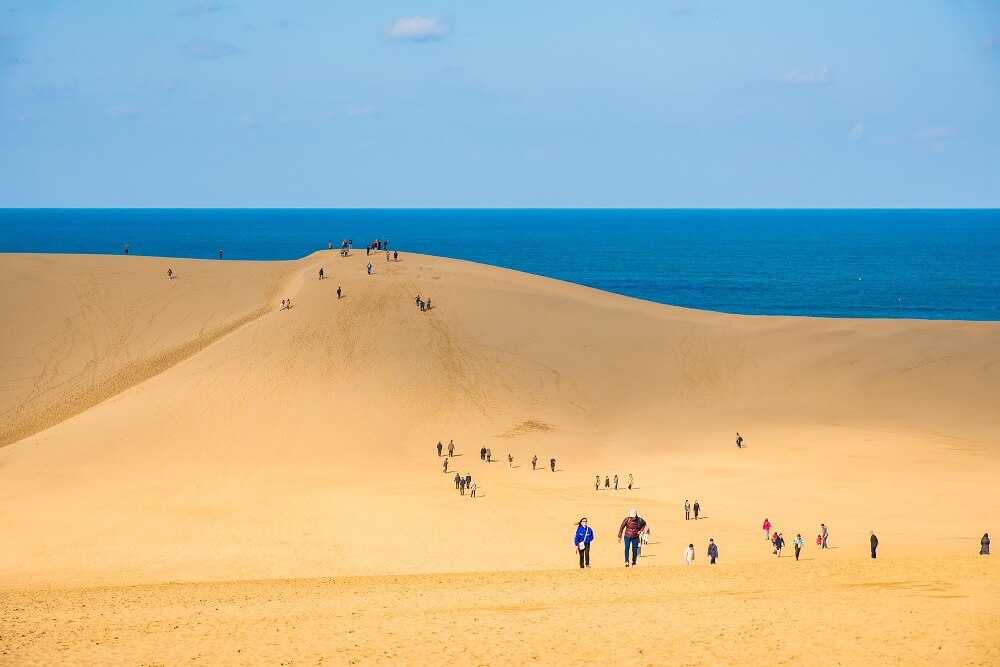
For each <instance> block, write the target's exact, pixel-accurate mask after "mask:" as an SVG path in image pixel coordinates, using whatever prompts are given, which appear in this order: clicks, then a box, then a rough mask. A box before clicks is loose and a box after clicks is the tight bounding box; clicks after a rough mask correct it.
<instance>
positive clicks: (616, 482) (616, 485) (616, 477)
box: [615, 475, 618, 491]
mask: <svg viewBox="0 0 1000 667" xmlns="http://www.w3.org/2000/svg"><path fill="white" fill-rule="evenodd" d="M617 490H618V475H615V491H617Z"/></svg>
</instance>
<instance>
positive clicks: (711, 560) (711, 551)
mask: <svg viewBox="0 0 1000 667" xmlns="http://www.w3.org/2000/svg"><path fill="white" fill-rule="evenodd" d="M718 557H719V547H718V546H716V544H715V540H713V539H712V538H711V537H710V538H708V564H709V565H715V561H716V559H717V558H718Z"/></svg>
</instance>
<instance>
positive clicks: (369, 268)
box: [368, 262, 372, 275]
mask: <svg viewBox="0 0 1000 667" xmlns="http://www.w3.org/2000/svg"><path fill="white" fill-rule="evenodd" d="M371 274H372V263H371V262H368V275H371Z"/></svg>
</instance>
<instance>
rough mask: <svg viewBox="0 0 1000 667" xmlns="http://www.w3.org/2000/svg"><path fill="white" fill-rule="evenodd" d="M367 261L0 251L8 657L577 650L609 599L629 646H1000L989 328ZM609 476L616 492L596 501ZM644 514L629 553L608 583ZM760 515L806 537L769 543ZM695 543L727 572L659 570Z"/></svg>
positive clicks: (522, 657)
mask: <svg viewBox="0 0 1000 667" xmlns="http://www.w3.org/2000/svg"><path fill="white" fill-rule="evenodd" d="M368 259H369V258H366V257H365V255H364V253H363V252H358V251H355V252H354V254H353V256H351V257H348V258H341V257H339V255H338V254H337V253H336V252H326V251H323V252H319V253H316V254H313V255H310V256H309V257H306V258H303V259H302V260H299V261H295V262H279V263H265V262H244V263H237V262H229V261H225V262H218V261H216V262H208V261H194V260H173V259H171V260H165V259H156V258H144V257H93V256H90V257H74V256H44V255H2V256H0V284H3V285H4V286H5V289H4V290H3V292H2V295H0V298H2V300H3V301H2V305H3V309H4V310H3V312H5V313H6V314H7V317H5V318H4V320H3V324H2V325H0V387H3V390H2V392H0V436H2V439H0V442H2V443H3V444H6V446H5V447H2V448H0V534H2V535H3V548H2V549H0V600H2V603H3V605H4V606H3V612H4V615H3V622H2V625H0V644H2V647H3V651H5V654H4V655H3V656H0V663H4V664H29V663H30V662H35V663H37V664H44V663H46V662H48V663H51V662H66V663H68V662H74V661H76V662H80V663H86V664H94V662H120V663H125V664H146V663H148V664H158V663H164V664H179V663H182V662H189V660H190V659H191V658H195V659H200V660H202V662H204V663H205V664H211V663H217V662H234V663H238V662H246V663H248V664H250V663H253V662H255V657H253V656H257V657H261V661H263V662H267V663H272V662H273V663H280V662H281V661H282V660H285V659H293V658H294V659H295V660H296V661H297V662H296V663H295V664H298V662H302V663H303V664H316V663H318V662H320V659H321V658H325V659H326V661H327V662H330V663H332V664H342V663H346V662H348V661H349V660H357V661H360V662H362V663H364V662H370V661H374V660H377V659H383V660H385V661H393V660H406V661H409V662H414V661H417V662H420V661H427V662H431V661H439V660H440V659H442V658H447V657H458V656H459V655H460V654H461V653H462V651H467V652H468V653H467V655H468V656H470V657H471V659H473V660H474V661H478V662H479V663H480V664H497V663H513V662H525V661H529V660H537V661H540V662H571V663H574V662H575V663H586V662H591V660H589V659H588V657H587V653H586V651H587V649H586V648H584V646H585V645H586V644H588V643H589V644H591V648H590V650H591V651H592V652H593V655H594V656H596V657H598V658H599V659H601V660H603V659H605V658H608V659H610V658H611V656H612V655H613V654H615V655H616V653H615V650H614V649H613V648H612V647H613V646H615V647H620V645H621V644H622V643H623V642H622V640H621V639H615V637H620V636H621V635H624V634H626V628H627V627H629V625H630V624H633V623H634V624H636V625H638V626H640V627H642V628H644V629H645V630H644V636H645V637H646V638H647V641H646V642H644V643H646V644H647V645H648V646H649V647H650V648H653V649H655V653H654V654H653V655H646V654H641V655H640V654H633V655H634V656H635V657H636V659H638V660H640V662H643V664H684V663H685V662H688V663H691V664H697V663H703V662H710V661H721V662H724V663H725V662H735V661H739V660H740V657H741V656H746V655H749V656H752V657H753V656H759V657H760V661H763V660H765V659H770V658H769V657H768V656H771V655H772V653H771V652H769V651H768V649H767V646H766V644H763V643H762V644H760V645H758V640H760V642H771V641H772V640H773V641H774V642H777V644H776V645H777V646H779V647H783V648H782V649H781V650H780V651H779V652H780V653H781V654H782V660H783V659H785V658H789V659H791V658H792V657H795V656H798V657H800V658H806V659H808V658H809V657H812V658H814V659H816V660H823V659H824V656H826V655H833V656H834V657H836V658H837V659H838V660H841V661H842V662H845V663H855V662H859V661H863V660H864V656H865V655H866V654H869V653H870V652H874V653H872V655H875V656H877V657H880V658H885V659H886V660H887V661H888V659H889V658H891V657H894V656H895V657H898V658H899V660H900V661H901V662H903V663H912V662H915V661H918V662H919V661H927V660H936V659H937V658H935V656H936V655H937V654H936V653H935V651H945V655H948V656H961V662H969V663H984V664H990V663H995V662H996V661H997V660H998V656H997V653H996V646H997V644H998V642H996V637H998V636H1000V602H998V597H997V595H996V593H997V587H998V581H1000V576H998V570H997V568H996V567H995V566H993V562H995V561H994V560H991V559H995V556H993V557H991V558H990V559H987V558H982V559H980V558H978V557H976V556H975V554H976V553H977V552H978V548H979V547H978V543H979V538H980V537H981V536H982V534H983V532H985V531H987V530H990V529H991V528H992V530H993V531H994V532H995V533H996V534H998V535H1000V529H997V528H996V526H997V524H998V518H1000V500H998V498H997V494H996V486H997V480H998V479H1000V442H998V440H1000V437H998V435H997V433H998V430H1000V416H998V415H1000V410H998V409H997V405H998V404H1000V400H998V399H1000V389H998V387H1000V324H997V323H972V322H929V321H905V320H898V321H865V320H829V319H820V318H782V317H748V316H732V315H723V314H716V313H707V312H699V311H691V310H685V309H679V308H672V307H668V306H663V305H659V304H652V303H647V302H643V301H638V300H634V299H629V298H626V297H621V296H617V295H612V294H608V293H604V292H599V291H596V290H591V289H588V288H584V287H580V286H577V285H571V284H567V283H562V282H559V281H553V280H548V279H544V278H539V277H536V276H530V275H526V274H521V273H517V272H512V271H506V270H502V269H497V268H493V267H486V266H480V265H475V264H470V263H466V262H461V261H456V260H447V259H441V258H434V257H428V256H419V255H410V254H407V253H404V254H401V256H400V261H399V262H386V261H385V257H384V256H383V255H378V256H375V257H373V258H371V261H372V263H373V268H374V275H371V276H368V275H367V274H366V271H365V264H366V262H367V261H368ZM167 266H170V267H171V268H173V269H174V271H175V272H176V273H177V278H176V279H174V280H171V281H168V280H167V279H166V276H165V271H166V267H167ZM320 266H322V267H324V268H325V270H326V273H327V275H328V276H329V277H328V278H327V279H326V280H323V281H319V280H318V279H317V271H318V269H319V267H320ZM338 285H339V286H341V287H342V288H343V291H344V298H343V299H341V300H339V301H338V299H337V297H336V288H337V286H338ZM8 286H10V287H12V289H9V288H8ZM417 293H420V294H422V295H425V296H427V295H429V296H430V297H431V298H432V300H433V305H434V308H433V309H432V310H431V311H429V312H426V313H421V312H420V311H419V309H418V308H417V307H416V305H415V304H414V297H415V295H416V294H417ZM283 297H291V298H292V300H293V304H294V306H293V308H291V309H290V310H288V311H282V312H279V311H278V309H277V306H278V302H279V301H280V299H281V298H283ZM737 430H739V431H740V432H742V433H743V435H744V437H745V438H746V444H747V447H746V448H745V449H743V450H737V449H736V447H735V445H734V438H735V432H736V431H737ZM452 438H453V439H454V440H455V443H456V445H457V447H458V453H459V454H460V456H456V457H455V458H453V459H452V461H451V464H452V465H451V468H450V472H449V474H445V473H443V472H442V470H441V460H440V459H439V458H438V457H437V455H436V453H435V451H434V444H435V443H436V442H437V441H438V440H443V441H444V442H445V444H447V442H448V440H449V439H452ZM483 445H485V446H487V447H490V448H491V450H492V452H493V456H494V458H495V459H499V460H501V462H494V463H492V464H486V463H483V462H481V461H480V460H479V454H478V452H479V448H480V446H483ZM508 453H510V454H512V455H513V456H514V467H513V468H511V469H508V467H507V464H506V456H507V454H508ZM533 454H537V456H538V458H539V461H540V465H539V470H537V471H533V470H532V468H531V465H530V459H531V456H532V455H533ZM552 457H555V458H556V459H557V471H556V472H555V473H552V472H550V471H549V470H548V468H547V462H548V460H549V459H550V458H552ZM455 470H458V471H460V472H462V473H463V474H465V473H470V474H472V475H473V477H474V478H475V479H476V480H477V483H478V486H479V489H478V491H479V497H478V498H476V499H474V500H473V499H471V498H469V497H461V496H459V495H458V493H457V492H456V491H455V489H454V483H453V482H452V481H451V478H452V476H453V473H454V471H455ZM616 473H617V474H618V475H620V476H621V478H622V479H623V480H627V478H628V475H629V474H632V475H633V476H634V479H635V487H634V488H633V489H632V490H631V491H628V490H626V489H624V488H621V489H620V490H619V491H617V492H615V491H604V490H603V486H602V490H601V491H599V492H595V490H594V475H596V474H600V475H601V476H602V480H603V477H604V475H614V474H616ZM624 484H625V482H624V481H623V483H622V487H624ZM685 499H690V500H691V501H692V502H693V501H694V500H695V499H698V500H699V501H700V503H701V506H702V519H700V520H699V521H697V522H695V521H685V519H684V515H683V511H682V505H683V503H684V500H685ZM632 507H635V508H637V509H638V510H639V512H640V514H641V515H642V516H643V517H644V518H646V519H647V520H648V521H649V524H650V527H651V529H652V533H653V544H651V545H650V546H649V547H647V549H646V550H645V553H644V557H643V559H642V567H640V568H639V569H637V570H636V571H635V572H628V573H627V574H631V575H637V576H634V577H632V578H631V579H628V578H624V577H625V576H626V571H625V570H624V568H622V567H621V561H622V556H621V553H620V547H619V545H618V543H617V541H616V540H615V537H616V535H615V533H616V532H617V528H618V525H619V523H620V521H621V519H622V517H623V516H625V514H626V513H627V511H628V510H629V509H630V508H632ZM583 515H586V516H588V517H589V518H590V523H591V526H592V527H593V529H594V531H595V534H596V538H597V539H596V540H595V543H594V545H593V552H592V560H593V564H594V569H592V570H590V571H587V572H583V573H581V572H579V570H577V569H576V567H575V563H574V561H575V555H574V553H573V547H572V544H571V542H572V534H573V528H574V526H573V524H574V523H575V521H576V520H577V519H578V518H579V517H580V516H583ZM765 516H766V517H768V518H770V520H771V522H772V523H773V524H774V526H775V528H776V529H777V530H781V531H782V532H783V533H784V535H785V538H786V540H788V542H791V538H792V536H794V534H795V533H797V532H801V533H802V534H803V536H804V537H805V538H806V539H807V543H808V548H807V550H806V553H807V554H808V557H809V560H808V561H803V562H800V563H794V561H793V560H792V559H790V558H789V559H787V561H788V562H786V559H785V558H782V559H781V561H778V560H777V559H775V558H774V557H773V556H772V555H771V551H770V548H769V547H768V546H767V543H765V542H764V541H763V534H762V532H761V531H760V524H761V522H762V521H763V518H764V517H765ZM820 522H825V523H826V524H827V525H828V526H829V527H830V534H831V539H830V544H831V547H833V548H831V549H829V550H826V551H822V552H821V551H819V550H816V549H815V548H814V547H813V546H812V541H813V539H814V538H815V535H816V533H817V532H818V529H819V524H820ZM870 530H875V531H876V532H877V533H878V535H879V538H880V540H881V546H880V552H879V559H878V560H877V561H875V562H872V561H871V559H870V558H868V557H867V548H868V535H869V531H870ZM709 537H714V538H715V540H716V541H717V542H718V543H719V547H720V551H721V554H722V558H721V563H720V566H717V567H716V568H714V569H710V568H708V566H706V565H705V564H704V562H701V560H700V561H699V562H698V564H697V565H696V566H695V567H694V568H691V569H690V570H689V569H687V568H686V567H685V566H684V565H683V564H681V553H682V552H683V549H684V547H685V546H686V545H687V544H688V543H689V542H693V543H694V544H695V545H696V547H697V551H698V555H699V559H704V549H705V545H706V543H707V540H708V538H709ZM787 553H788V552H786V554H787ZM792 567H795V568H797V569H796V570H792V569H790V568H792ZM563 570H564V571H563ZM619 570H621V572H619ZM388 575H399V576H388ZM331 577H334V578H332V579H331ZM343 577H348V579H343ZM582 577H587V578H586V579H583V578H582ZM168 582H205V583H185V584H184V585H183V586H181V585H179V584H170V583H168ZM640 582H641V583H640ZM130 585H138V587H136V588H129V587H128V586H130ZM83 587H87V588H83ZM313 589H315V591H314V592H310V593H309V594H308V595H305V599H304V600H299V599H297V596H299V594H300V593H301V592H302V591H306V590H308V591H313ZM949 596H955V597H949ZM589 597H592V598H593V604H592V605H591V606H592V608H588V599H589ZM692 598H694V599H692ZM362 600H364V602H362ZM630 600H635V604H631V603H630V602H629V601H630ZM123 601H124V602H123ZM310 601H311V602H310ZM821 601H822V602H821ZM84 604H86V605H87V606H86V607H85V608H84V607H83V606H82V605H84ZM688 604H689V605H690V607H687V606H686V605H688ZM213 605H216V606H219V608H220V609H225V610H226V612H225V613H224V614H221V615H220V614H216V613H214V609H215V607H214V606H213ZM84 609H86V611H84ZM47 610H51V613H49V611H47ZM623 610H624V611H623ZM685 610H686V612H687V613H680V612H682V611H685ZM911 611H912V612H914V614H910V612H911ZM348 612H356V616H355V617H352V618H350V619H348V618H347V617H343V616H342V614H345V613H348ZM476 613H481V614H482V615H481V616H480V618H481V619H483V623H482V624H477V623H476V622H474V621H473V620H472V619H474V618H475V614H476ZM47 614H48V615H47ZM101 614H103V616H101ZM470 615H471V616H470ZM52 619H58V620H67V621H68V622H67V626H72V627H67V628H62V629H60V626H59V625H53V620H52ZM432 621H433V622H432ZM169 622H173V623H174V624H175V625H177V636H171V635H170V634H169V633H168V632H167V630H168V629H167V628H166V625H167V624H168V623H169ZM754 622H756V623H757V624H758V625H757V626H754V625H752V623H754ZM765 622H766V623H765ZM438 625H440V626H441V628H439V627H438ZM598 626H600V627H599V628H598ZM696 627H697V628H700V631H699V632H695V631H694V629H695V628H696ZM902 627H905V628H910V627H912V628H913V629H912V630H909V629H907V630H905V631H904V630H900V629H899V628H902ZM944 627H948V628H950V630H949V631H948V632H947V633H945V632H944V631H943V630H942V628H944ZM12 628H13V629H12ZM274 628H277V630H274ZM295 628H298V629H297V630H296V629H295ZM323 628H325V630H324V629H323ZM394 628H395V630H394ZM442 628H443V629H442ZM595 628H597V629H596V630H595ZM716 628H717V631H715V630H716ZM880 628H881V629H880ZM237 629H238V630H237ZM352 629H353V630H354V632H353V633H348V630H352ZM272 630H273V631H274V632H276V633H281V632H286V634H287V636H283V637H282V638H280V639H275V640H274V641H273V642H271V643H268V641H267V636H266V635H265V634H262V633H265V632H270V631H272ZM686 630H691V632H690V633H689V632H687V631H686ZM295 632H300V633H303V634H301V635H298V636H299V637H300V638H301V641H294V639H293V637H295V636H297V635H295V634H294V633H295ZM595 632H596V633H597V634H594V633H595ZM600 632H604V633H605V635H606V636H602V635H601V634H600ZM40 633H44V635H42V634H40ZM345 633H347V634H345ZM387 633H392V636H393V637H394V638H393V639H391V640H390V639H387V638H386V635H387ZM900 633H904V634H903V635H900ZM906 633H908V634H906ZM349 634H350V635H353V634H361V635H363V636H364V637H365V640H364V641H362V642H356V643H357V644H358V646H355V643H352V641H354V638H353V636H348V635H349ZM654 635H655V639H654V638H653V636H654ZM899 636H905V637H906V641H901V640H899V641H897V638H898V637H899ZM114 637H117V639H115V638H114ZM144 637H145V639H144ZM306 637H309V638H311V639H310V641H309V642H306V641H305V638H306ZM547 638H548V639H547ZM98 641H100V642H101V643H100V644H97V643H96V642H98ZM484 642H489V645H488V646H484ZM616 642H617V643H616ZM626 643H627V642H626ZM641 643H642V642H641ZM595 645H596V646H595ZM463 646H464V649H463V648H462V647H463ZM296 647H301V650H300V651H299V652H296V651H297V650H298V649H297V648H296ZM240 649H244V650H248V651H251V656H252V657H247V658H244V657H243V656H242V655H241V654H239V653H234V652H235V651H237V650H240ZM227 651H228V653H227ZM578 651H579V654H578ZM670 651H674V653H671V652H670ZM753 651H760V653H753ZM786 654H787V655H786ZM671 656H676V659H674V657H671ZM595 661H596V660H595ZM753 661H756V659H755V660H753ZM945 661H946V662H947V660H945Z"/></svg>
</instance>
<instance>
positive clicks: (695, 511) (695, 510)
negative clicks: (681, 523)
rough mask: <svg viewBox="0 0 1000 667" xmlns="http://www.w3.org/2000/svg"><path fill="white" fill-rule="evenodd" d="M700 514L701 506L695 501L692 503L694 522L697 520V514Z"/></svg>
mask: <svg viewBox="0 0 1000 667" xmlns="http://www.w3.org/2000/svg"><path fill="white" fill-rule="evenodd" d="M699 512H701V505H700V504H699V503H698V501H697V500H695V501H694V520H695V521H697V520H698V513H699Z"/></svg>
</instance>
